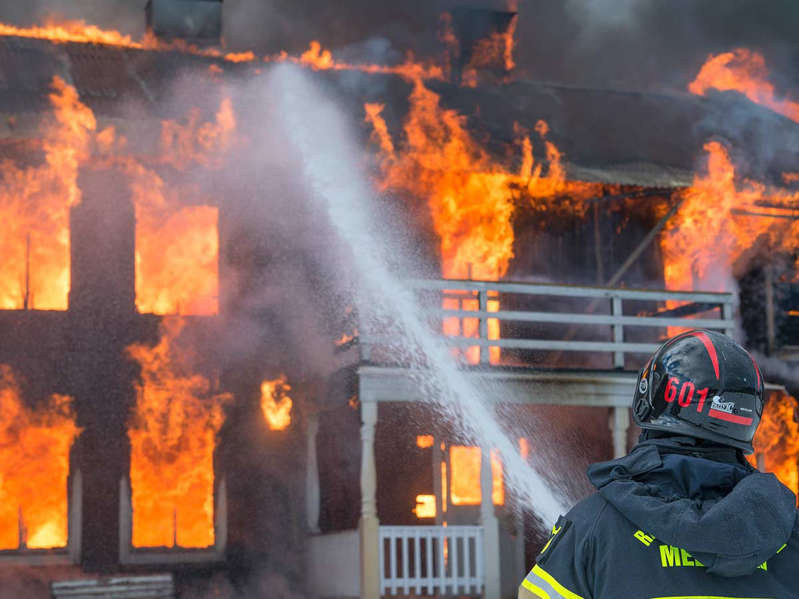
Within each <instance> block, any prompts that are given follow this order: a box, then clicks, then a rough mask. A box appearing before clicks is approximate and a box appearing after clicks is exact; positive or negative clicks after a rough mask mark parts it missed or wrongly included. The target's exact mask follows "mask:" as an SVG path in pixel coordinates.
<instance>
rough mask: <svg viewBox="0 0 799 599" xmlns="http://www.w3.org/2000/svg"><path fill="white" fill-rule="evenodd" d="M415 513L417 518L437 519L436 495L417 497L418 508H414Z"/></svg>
mask: <svg viewBox="0 0 799 599" xmlns="http://www.w3.org/2000/svg"><path fill="white" fill-rule="evenodd" d="M413 513H414V514H416V517H417V518H435V517H436V496H435V495H417V496H416V507H415V508H413Z"/></svg>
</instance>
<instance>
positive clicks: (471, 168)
mask: <svg viewBox="0 0 799 599" xmlns="http://www.w3.org/2000/svg"><path fill="white" fill-rule="evenodd" d="M382 108H383V107H382V106H381V105H379V104H366V105H365V112H366V121H367V122H368V123H370V124H371V125H372V129H373V140H374V141H375V143H376V144H377V146H378V147H379V148H380V154H379V158H380V187H381V188H382V189H383V190H388V189H390V190H392V191H400V192H405V193H409V194H412V195H414V196H416V197H420V198H428V207H429V209H430V213H431V216H432V218H433V225H434V228H435V231H436V233H437V234H438V236H439V238H440V239H441V242H440V249H441V263H442V264H441V266H442V274H443V276H444V277H445V278H451V279H476V280H488V281H491V280H498V279H500V278H502V277H503V276H504V275H505V273H506V272H507V269H508V265H509V264H510V260H511V258H513V243H514V233H513V226H512V216H513V213H514V210H515V206H516V204H517V203H518V202H519V198H520V197H521V198H522V199H523V201H526V202H529V204H530V206H531V207H532V208H533V209H536V208H538V209H540V208H542V207H543V206H544V205H545V204H546V202H548V201H550V200H552V199H553V198H555V197H557V196H569V197H570V198H571V199H569V200H566V201H563V202H561V203H559V205H558V206H557V210H562V211H567V210H568V211H571V212H572V213H577V214H581V213H583V212H584V211H585V205H584V203H583V202H582V200H583V199H585V198H587V197H590V196H591V195H594V194H596V193H597V190H598V189H599V187H600V186H598V185H594V184H588V183H580V182H574V181H569V180H567V178H566V173H565V168H564V167H563V164H562V155H561V153H560V152H559V151H558V149H557V148H556V147H555V145H554V144H553V143H551V142H550V141H548V140H546V135H547V134H548V127H547V125H546V123H544V122H543V121H539V122H538V124H537V125H536V131H537V133H538V134H539V135H540V136H541V137H542V138H543V139H544V148H545V151H546V155H547V160H548V162H549V164H548V168H546V169H545V168H544V165H543V164H540V163H536V162H535V160H534V157H533V145H532V142H531V141H530V138H529V136H528V135H525V134H524V132H522V131H521V130H520V129H519V130H518V133H519V134H520V136H521V137H522V139H520V140H519V144H520V146H521V149H522V156H521V164H520V167H519V170H518V171H517V172H513V171H511V170H508V169H507V168H505V166H503V165H502V164H500V163H499V162H497V161H496V160H494V159H493V158H492V157H491V156H490V155H489V154H488V152H487V151H486V150H485V149H484V148H483V147H482V146H481V145H480V144H479V143H477V142H476V141H475V140H474V138H473V137H472V136H471V134H470V133H469V132H468V130H467V127H466V118H465V117H464V116H462V115H460V114H458V113H457V112H456V111H454V110H449V109H445V108H443V107H441V105H440V102H439V96H438V95H437V94H435V93H433V92H432V91H430V90H429V89H427V88H426V87H425V86H424V84H423V83H422V81H421V80H419V79H417V80H416V81H415V82H414V88H413V92H412V93H411V97H410V110H409V112H408V116H407V119H406V121H405V123H404V125H403V131H404V134H405V139H404V141H403V144H402V145H401V146H399V147H398V146H397V144H395V143H394V140H393V139H392V138H391V136H390V134H389V132H388V127H387V125H386V123H385V120H384V119H383V118H382V116H381V111H382ZM552 207H554V205H553V206H552ZM449 295H457V294H456V293H454V292H449ZM444 307H445V308H446V309H460V310H469V311H475V310H477V309H478V301H477V300H476V299H474V298H471V297H468V296H464V297H463V298H459V297H449V298H446V299H445V300H444ZM487 310H488V311H489V312H492V311H498V310H499V301H497V300H489V301H488V305H487ZM478 329H479V327H478V320H477V319H473V318H464V319H460V318H448V319H446V320H445V322H444V332H445V334H447V335H460V336H465V337H476V336H478V332H479V331H478ZM488 338H489V339H499V322H498V321H497V320H496V319H488ZM490 350H491V351H490V361H491V362H492V363H496V362H498V361H499V357H500V356H499V351H498V350H499V348H490ZM466 357H467V360H468V361H469V362H470V363H477V362H478V361H479V349H478V348H476V347H475V348H469V349H468V350H467V353H466Z"/></svg>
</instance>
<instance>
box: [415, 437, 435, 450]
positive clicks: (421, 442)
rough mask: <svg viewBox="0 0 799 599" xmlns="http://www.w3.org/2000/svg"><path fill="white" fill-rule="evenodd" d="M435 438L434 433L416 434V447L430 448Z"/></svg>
mask: <svg viewBox="0 0 799 599" xmlns="http://www.w3.org/2000/svg"><path fill="white" fill-rule="evenodd" d="M434 443H435V440H434V439H433V435H417V436H416V447H418V448H420V449H428V448H430V447H432V446H433V444H434Z"/></svg>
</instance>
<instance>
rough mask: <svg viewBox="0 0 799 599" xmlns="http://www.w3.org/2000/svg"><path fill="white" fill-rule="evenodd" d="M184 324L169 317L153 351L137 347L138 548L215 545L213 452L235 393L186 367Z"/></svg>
mask: <svg viewBox="0 0 799 599" xmlns="http://www.w3.org/2000/svg"><path fill="white" fill-rule="evenodd" d="M184 324H185V323H184V321H183V319H181V318H165V319H164V320H163V322H162V324H161V339H160V341H159V342H158V344H157V345H155V346H154V347H148V346H145V345H131V346H130V347H128V349H127V351H128V354H129V355H130V356H131V357H132V358H133V359H134V360H136V362H138V363H139V365H140V366H141V383H139V384H137V385H136V393H137V398H136V407H135V411H134V417H133V419H132V420H131V423H130V425H129V427H128V437H129V438H130V445H131V455H130V483H131V500H132V506H133V540H132V542H133V545H134V546H135V547H173V546H180V547H186V548H188V547H209V546H211V545H213V543H214V538H215V535H214V447H215V444H216V435H217V433H218V432H219V429H220V428H221V427H222V424H223V422H224V413H223V406H224V404H225V403H226V402H228V401H229V400H230V399H231V396H230V395H229V394H222V393H215V392H214V391H213V388H212V385H211V383H210V382H209V381H208V379H207V378H205V377H204V376H202V375H200V374H197V373H196V372H193V371H192V369H191V368H190V366H188V365H187V364H186V360H185V356H186V353H187V352H186V350H185V349H184V348H181V346H180V339H179V336H180V333H181V331H182V330H183V327H184Z"/></svg>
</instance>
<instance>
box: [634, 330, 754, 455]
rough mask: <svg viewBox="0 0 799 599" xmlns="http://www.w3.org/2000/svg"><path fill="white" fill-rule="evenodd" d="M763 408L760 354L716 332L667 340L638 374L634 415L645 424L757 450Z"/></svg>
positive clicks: (636, 420)
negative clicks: (755, 441) (754, 354)
mask: <svg viewBox="0 0 799 599" xmlns="http://www.w3.org/2000/svg"><path fill="white" fill-rule="evenodd" d="M762 413H763V377H762V375H761V374H760V369H759V368H758V366H757V363H756V362H755V360H754V358H752V356H751V355H749V352H747V351H746V350H745V349H744V348H742V347H741V346H740V345H738V344H737V343H736V342H735V341H733V340H732V339H730V338H729V337H727V336H726V335H723V334H721V333H717V332H714V331H707V330H695V331H689V332H687V333H683V334H681V335H677V336H676V337H672V338H671V339H669V340H668V341H666V342H665V343H664V344H663V345H661V346H660V348H659V349H658V350H657V351H656V352H655V353H654V355H653V356H652V357H651V358H650V359H649V361H648V362H647V364H646V366H644V368H643V369H642V370H641V373H640V374H639V375H638V384H637V385H636V389H635V399H634V400H633V419H634V420H635V423H636V424H637V425H638V426H640V427H641V428H643V429H650V430H656V431H664V432H669V433H674V434H675V435H687V436H690V437H698V438H700V439H706V440H709V441H713V442H716V443H721V444H723V445H731V446H733V447H736V448H738V449H741V450H743V451H744V452H745V453H752V451H753V449H752V438H753V437H754V435H755V431H756V430H757V426H758V424H760V416H761V414H762Z"/></svg>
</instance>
